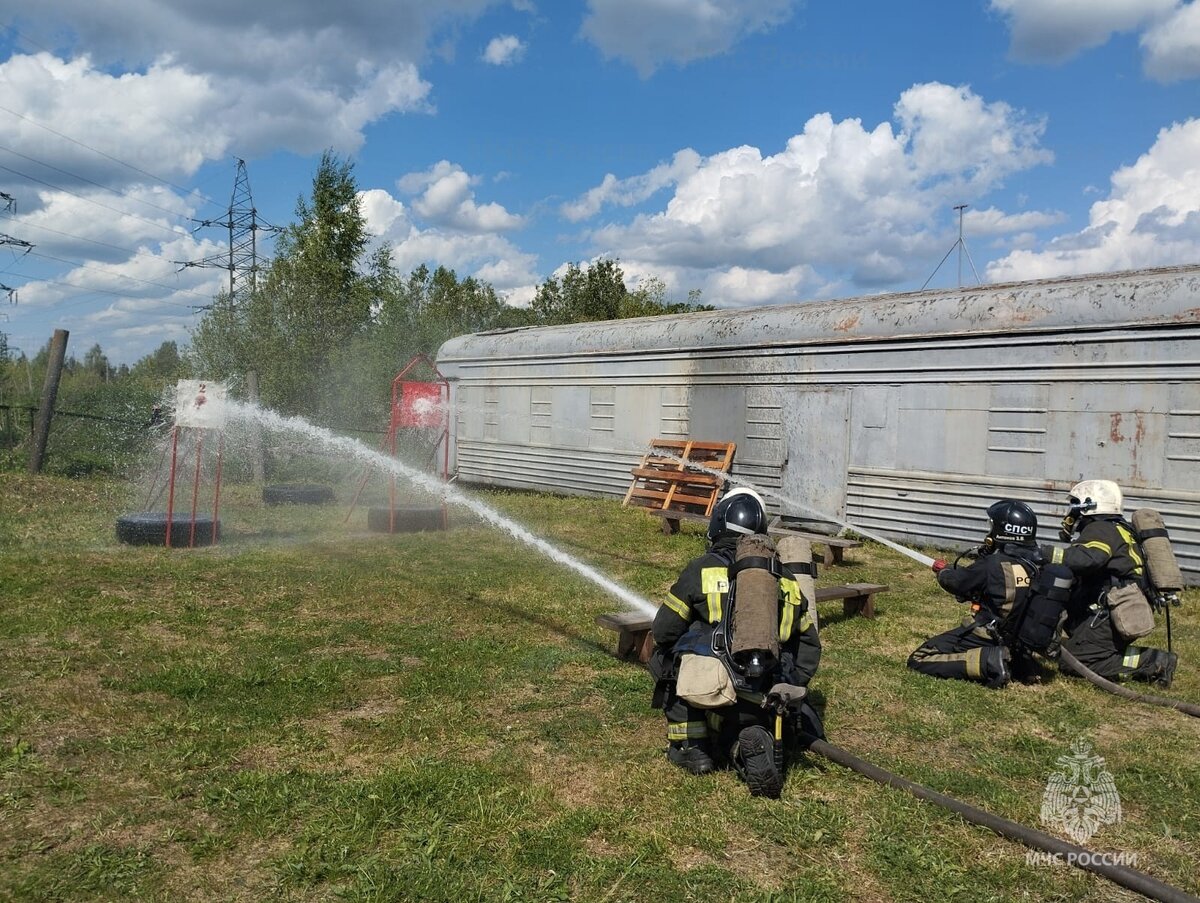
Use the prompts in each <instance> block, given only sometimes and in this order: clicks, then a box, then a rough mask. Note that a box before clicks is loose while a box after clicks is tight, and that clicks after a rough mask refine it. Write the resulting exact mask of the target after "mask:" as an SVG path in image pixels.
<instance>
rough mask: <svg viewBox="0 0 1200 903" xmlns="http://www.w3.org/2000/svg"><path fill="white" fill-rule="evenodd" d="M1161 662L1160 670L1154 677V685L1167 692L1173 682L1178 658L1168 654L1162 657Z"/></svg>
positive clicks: (1170, 653) (1173, 654)
mask: <svg viewBox="0 0 1200 903" xmlns="http://www.w3.org/2000/svg"><path fill="white" fill-rule="evenodd" d="M1162 660H1163V661H1162V666H1161V670H1160V671H1159V672H1158V674H1156V675H1155V676H1154V683H1155V685H1156V686H1159V687H1162V688H1163V689H1164V690H1169V689H1171V683H1172V682H1173V681H1174V680H1175V666H1176V665H1178V664H1179V656H1178V655H1176V654H1175V653H1174V652H1168V653H1166V654H1164V655H1163V656H1162Z"/></svg>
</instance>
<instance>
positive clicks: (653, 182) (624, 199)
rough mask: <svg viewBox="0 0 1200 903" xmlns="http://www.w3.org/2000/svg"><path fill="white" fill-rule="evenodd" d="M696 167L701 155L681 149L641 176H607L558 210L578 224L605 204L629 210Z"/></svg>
mask: <svg viewBox="0 0 1200 903" xmlns="http://www.w3.org/2000/svg"><path fill="white" fill-rule="evenodd" d="M699 165H700V155H699V154H698V153H696V152H695V151H694V150H692V149H691V148H690V147H689V148H684V149H683V150H681V151H679V152H678V153H676V154H675V157H674V158H673V159H672V160H671V162H670V163H662V164H659V165H658V166H656V167H654V168H653V169H652V170H650V171H649V172H647V173H643V174H642V175H640V176H632V177H630V178H628V179H618V178H617V177H616V176H615V175H613V174H612V173H607V174H606V175H605V176H604V179H603V180H602V181H601V182H600V184H599V185H597V186H596V187H595V188H591V189H589V190H588V191H587V192H585V193H584V194H583V195H582V196H581V197H579V198H577V199H576V200H574V201H570V202H568V203H566V204H563V205H562V207H561V208H560V210H561V212H562V215H563V216H565V217H566V218H567V219H569V220H570V221H571V222H579V221H580V220H584V219H587V218H589V217H592V216H595V215H596V214H597V213H599V212H600V210H601V208H602V207H604V206H605V205H606V204H616V205H618V206H621V207H632V206H633V205H634V204H640V203H641V202H642V201H645V200H647V199H648V198H650V197H652V196H653V195H655V194H657V193H658V192H659V191H661V190H663V189H664V188H668V187H670V186H672V185H676V184H678V183H679V180H680V179H681V178H683V177H685V176H687V175H689V174H690V173H692V172H695V171H696V168H697V167H698V166H699Z"/></svg>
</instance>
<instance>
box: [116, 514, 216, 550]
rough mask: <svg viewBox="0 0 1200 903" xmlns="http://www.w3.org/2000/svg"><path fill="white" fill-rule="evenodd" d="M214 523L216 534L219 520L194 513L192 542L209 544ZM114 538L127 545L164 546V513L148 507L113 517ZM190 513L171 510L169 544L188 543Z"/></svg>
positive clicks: (165, 531) (184, 546)
mask: <svg viewBox="0 0 1200 903" xmlns="http://www.w3.org/2000/svg"><path fill="white" fill-rule="evenodd" d="M214 526H215V527H216V531H215V532H216V535H217V536H219V535H220V533H221V522H220V521H216V522H215V523H214V521H213V519H212V518H211V517H209V516H208V515H197V516H196V534H195V542H194V544H195V545H197V546H211V545H212V544H213V533H214V530H213V528H214ZM117 540H118V541H120V542H123V543H126V544H127V545H131V546H164V545H166V544H167V515H166V513H165V512H161V511H152V512H144V513H142V514H124V515H122V516H121V517H118V518H117ZM192 544H193V543H192V516H191V514H178V513H177V514H174V515H172V517H171V546H172V547H173V548H177V549H186V548H188V546H189V545H192Z"/></svg>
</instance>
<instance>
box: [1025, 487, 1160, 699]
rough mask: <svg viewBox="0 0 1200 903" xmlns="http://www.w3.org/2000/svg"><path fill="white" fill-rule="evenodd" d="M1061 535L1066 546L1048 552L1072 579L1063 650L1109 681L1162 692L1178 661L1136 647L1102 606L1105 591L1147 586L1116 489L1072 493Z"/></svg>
mask: <svg viewBox="0 0 1200 903" xmlns="http://www.w3.org/2000/svg"><path fill="white" fill-rule="evenodd" d="M1068 505H1069V507H1068V510H1067V515H1066V517H1064V518H1063V523H1062V530H1061V531H1060V534H1059V535H1060V536H1061V538H1062V539H1063V540H1064V541H1068V542H1070V543H1071V544H1070V545H1069V546H1068V547H1067V548H1066V549H1058V548H1055V549H1050V550H1047V552H1048V556H1049V557H1050V558H1051V559H1052V560H1053V561H1056V562H1057V561H1061V562H1062V563H1063V564H1065V565H1066V566H1067V567H1069V568H1070V569H1071V572H1072V573H1074V574H1075V578H1076V584H1075V591H1074V592H1073V593H1072V594H1071V601H1070V603H1069V604H1068V607H1067V623H1066V633H1067V636H1066V639H1064V640H1063V644H1062V645H1063V648H1064V649H1066V650H1067V651H1068V652H1070V653H1071V654H1072V655H1074V656H1075V658H1077V659H1078V660H1079V661H1080V662H1081V663H1082V664H1084V665H1086V666H1087V667H1089V668H1090V669H1091V670H1093V671H1095V672H1096V673H1097V674H1099V675H1100V676H1101V677H1106V678H1108V679H1109V680H1138V681H1144V682H1146V683H1152V684H1156V685H1158V686H1160V687H1163V688H1167V687H1170V686H1171V681H1172V679H1173V678H1174V676H1175V666H1176V664H1177V663H1178V658H1177V656H1176V655H1175V654H1174V653H1173V652H1164V651H1163V650H1161V649H1153V648H1150V647H1146V646H1135V645H1133V644H1132V643H1131V642H1130V641H1129V640H1127V639H1125V637H1123V636H1122V635H1121V634H1120V633H1119V632H1118V631H1117V630H1116V628H1115V626H1114V625H1113V621H1112V617H1111V616H1110V613H1109V609H1108V606H1107V604H1106V601H1105V597H1106V594H1107V593H1108V592H1109V590H1110V589H1113V588H1115V587H1120V586H1123V585H1126V584H1129V583H1136V584H1137V585H1138V586H1140V587H1141V588H1142V590H1143V591H1146V590H1148V588H1149V587H1148V585H1147V583H1146V566H1145V562H1146V559H1145V555H1144V553H1143V551H1142V548H1141V546H1140V545H1139V544H1138V541H1137V537H1136V536H1135V534H1134V531H1133V527H1131V526H1130V525H1129V524H1128V523H1127V522H1126V521H1125V519H1124V517H1123V515H1122V512H1123V508H1124V498H1123V495H1122V493H1121V488H1120V487H1119V486H1118V485H1117V484H1116V483H1114V482H1112V481H1111V480H1085V481H1083V482H1082V483H1076V484H1075V486H1073V487H1072V488H1071V491H1070V496H1069V500H1068Z"/></svg>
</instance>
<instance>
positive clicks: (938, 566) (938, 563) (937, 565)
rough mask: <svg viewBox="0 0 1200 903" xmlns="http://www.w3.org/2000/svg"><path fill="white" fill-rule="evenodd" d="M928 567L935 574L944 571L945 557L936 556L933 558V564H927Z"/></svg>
mask: <svg viewBox="0 0 1200 903" xmlns="http://www.w3.org/2000/svg"><path fill="white" fill-rule="evenodd" d="M929 568H930V570H932V571H933V572H934V573H935V574H936V573H938V572H940V571H944V570H945V569H946V559H945V558H936V559H934V562H933V564H931V565H930V566H929Z"/></svg>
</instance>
